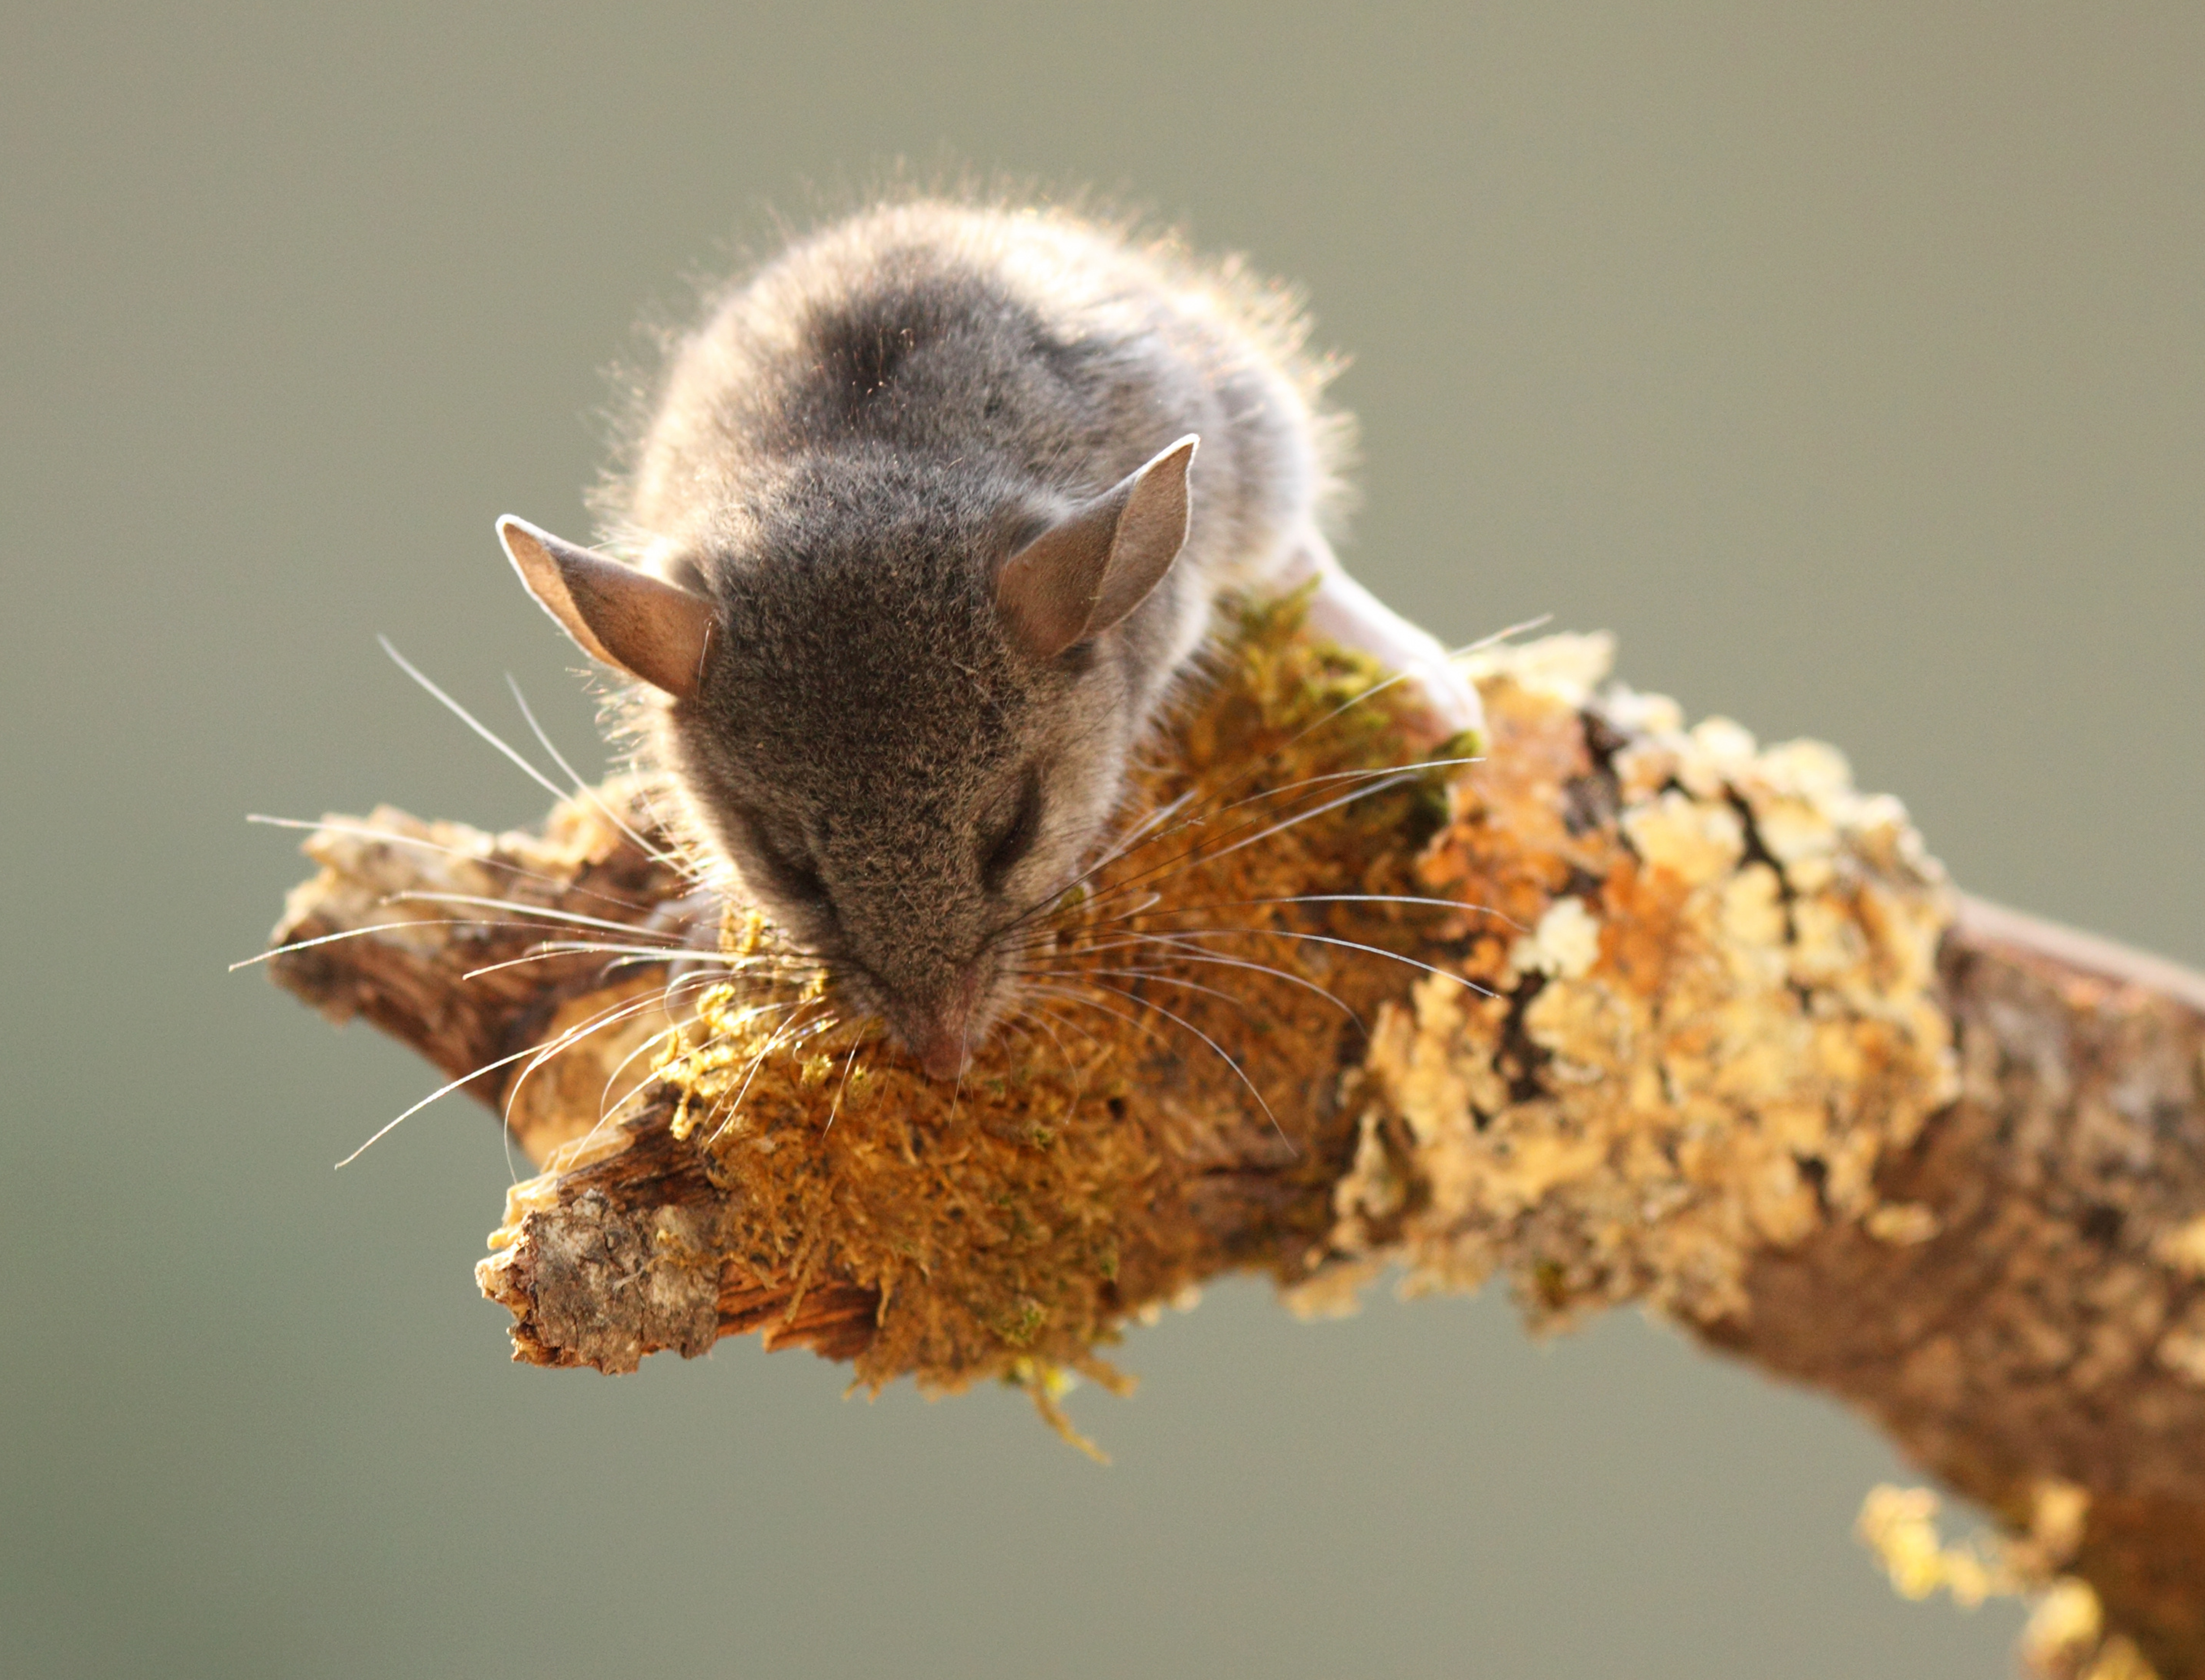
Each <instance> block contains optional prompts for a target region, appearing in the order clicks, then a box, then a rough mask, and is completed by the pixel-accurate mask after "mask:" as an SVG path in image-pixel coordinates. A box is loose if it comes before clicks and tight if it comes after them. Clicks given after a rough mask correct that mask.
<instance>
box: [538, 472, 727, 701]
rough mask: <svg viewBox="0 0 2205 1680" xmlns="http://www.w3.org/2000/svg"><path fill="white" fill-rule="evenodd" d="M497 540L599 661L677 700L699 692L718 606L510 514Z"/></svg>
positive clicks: (541, 603) (547, 604)
mask: <svg viewBox="0 0 2205 1680" xmlns="http://www.w3.org/2000/svg"><path fill="white" fill-rule="evenodd" d="M497 540H498V541H499V542H501V543H503V544H504V545H505V552H506V557H507V558H508V559H509V560H511V561H513V569H514V571H516V572H518V573H520V581H521V582H522V583H524V584H526V585H528V592H529V593H530V594H531V595H532V596H534V597H536V600H537V603H538V605H539V606H541V607H542V608H544V611H545V612H547V613H549V614H551V616H552V617H553V618H555V619H556V620H559V626H560V628H562V630H564V631H565V632H567V633H568V635H569V636H571V637H573V638H574V642H575V644H576V645H577V646H579V648H580V649H581V650H582V651H583V652H585V653H586V654H588V655H590V656H591V657H592V658H595V659H602V660H603V661H604V662H605V663H606V664H608V665H610V666H613V667H615V668H616V669H619V670H622V671H625V672H627V674H628V675H630V676H632V677H633V678H635V679H636V680H638V681H640V682H647V683H649V684H650V685H651V686H652V687H653V688H656V689H660V690H663V692H666V693H668V694H670V695H672V696H673V697H674V698H675V699H677V700H686V699H688V698H690V697H691V696H692V695H693V694H694V693H696V692H697V684H698V680H699V679H700V678H701V677H702V675H703V674H704V650H705V649H706V647H707V646H709V645H710V640H711V634H712V603H710V602H709V601H707V600H705V599H704V597H702V596H701V595H692V594H691V593H690V592H689V591H687V590H686V589H676V588H675V586H674V585H672V584H668V583H661V582H660V581H659V580H658V579H657V578H654V577H651V576H650V575H649V574H648V573H642V572H639V571H637V570H636V569H635V568H634V567H633V566H623V565H621V563H620V562H619V561H616V560H607V559H606V558H605V557H604V556H603V555H595V554H591V552H590V551H589V550H588V549H583V548H577V547H576V546H575V545H574V543H569V542H568V541H567V540H566V539H565V538H563V537H554V536H553V535H552V534H551V533H550V531H544V530H542V529H540V528H539V527H538V526H536V525H531V524H529V522H528V521H527V520H526V519H516V518H515V517H514V515H513V514H511V513H508V514H506V515H505V517H504V518H502V519H500V520H499V521H498V522H497Z"/></svg>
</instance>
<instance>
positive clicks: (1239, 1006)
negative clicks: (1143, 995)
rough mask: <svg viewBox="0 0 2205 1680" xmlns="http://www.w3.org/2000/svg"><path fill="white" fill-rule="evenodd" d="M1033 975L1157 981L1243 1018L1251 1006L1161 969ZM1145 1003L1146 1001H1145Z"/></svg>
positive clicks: (1057, 970)
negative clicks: (1197, 995)
mask: <svg viewBox="0 0 2205 1680" xmlns="http://www.w3.org/2000/svg"><path fill="white" fill-rule="evenodd" d="M1033 973H1034V974H1035V975H1036V976H1037V977H1038V978H1041V979H1043V980H1084V979H1085V978H1086V977H1088V976H1089V975H1091V974H1101V975H1109V976H1114V977H1119V978H1122V979H1126V980H1154V981H1157V982H1161V983H1162V984H1163V985H1166V986H1179V987H1183V988H1185V989H1186V990H1187V991H1190V992H1200V993H1202V994H1204V996H1207V997H1213V998H1216V999H1218V1000H1221V1001H1222V1002H1224V1003H1226V1004H1227V1005H1229V1006H1231V1007H1232V1008H1233V1010H1234V1011H1235V1012H1238V1013H1239V1014H1240V1015H1241V1016H1243V1017H1245V1016H1246V1014H1247V1013H1248V1005H1249V1000H1248V999H1246V998H1239V997H1235V996H1233V994H1232V993H1230V992H1227V991H1221V990H1219V989H1218V988H1216V987H1215V986H1205V985H1204V984H1203V983H1202V982H1200V981H1198V980H1187V979H1183V978H1181V977H1180V976H1178V975H1175V974H1173V973H1171V972H1170V971H1168V970H1165V969H1160V968H1089V967H1085V966H1084V965H1083V966H1082V967H1079V968H1076V969H1068V968H1042V969H1036V970H1034V971H1033ZM1128 995H1133V994H1128ZM1144 1001H1145V1000H1144Z"/></svg>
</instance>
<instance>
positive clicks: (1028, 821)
mask: <svg viewBox="0 0 2205 1680" xmlns="http://www.w3.org/2000/svg"><path fill="white" fill-rule="evenodd" d="M1040 834H1041V778H1040V777H1039V776H1037V775H1034V774H1033V773H1032V772H1031V771H1029V772H1027V775H1026V781H1025V789H1024V790H1023V791H1022V792H1021V793H1020V794H1019V808H1018V810H1015V811H1013V813H1012V814H1011V820H1010V822H1009V824H1008V825H1007V827H1006V828H1004V829H1003V831H1002V832H1001V834H998V835H996V838H995V839H994V840H992V841H991V842H990V844H989V846H988V849H987V851H986V852H984V853H983V854H982V855H981V858H980V880H981V882H982V884H983V885H984V886H985V887H987V889H988V890H989V891H990V892H991V893H993V892H997V891H1000V890H1001V887H1002V884H1003V882H1004V879H1005V878H1006V877H1007V876H1009V874H1010V872H1011V871H1012V870H1013V869H1015V868H1017V867H1018V863H1019V859H1020V858H1023V857H1025V855H1026V853H1027V852H1031V851H1032V850H1033V843H1034V841H1035V840H1037V839H1038V838H1039V837H1040Z"/></svg>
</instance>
